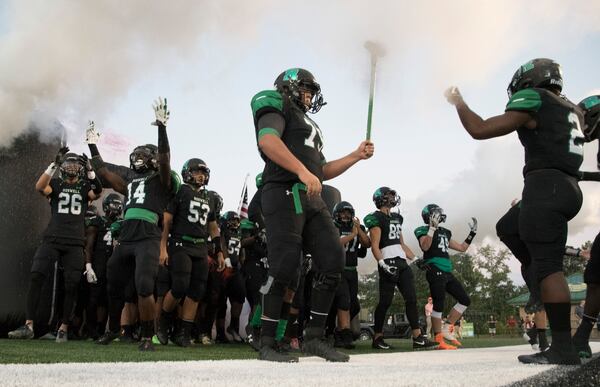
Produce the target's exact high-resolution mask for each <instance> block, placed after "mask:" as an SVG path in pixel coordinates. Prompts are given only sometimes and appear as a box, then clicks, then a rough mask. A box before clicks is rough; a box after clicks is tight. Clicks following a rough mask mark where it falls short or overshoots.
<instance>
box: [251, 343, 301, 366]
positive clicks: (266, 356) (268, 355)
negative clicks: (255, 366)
mask: <svg viewBox="0 0 600 387" xmlns="http://www.w3.org/2000/svg"><path fill="white" fill-rule="evenodd" d="M258 359H259V360H266V361H274V362H277V363H298V358H297V357H294V356H291V355H290V354H289V353H287V352H279V351H276V350H275V349H274V348H272V347H270V346H268V345H265V346H262V347H261V348H260V351H259V352H258Z"/></svg>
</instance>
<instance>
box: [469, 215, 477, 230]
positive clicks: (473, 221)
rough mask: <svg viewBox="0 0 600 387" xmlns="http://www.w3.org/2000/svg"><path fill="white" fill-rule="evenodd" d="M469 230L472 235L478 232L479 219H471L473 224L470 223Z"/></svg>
mask: <svg viewBox="0 0 600 387" xmlns="http://www.w3.org/2000/svg"><path fill="white" fill-rule="evenodd" d="M469 228H470V229H471V232H472V233H476V232H477V218H471V222H469Z"/></svg>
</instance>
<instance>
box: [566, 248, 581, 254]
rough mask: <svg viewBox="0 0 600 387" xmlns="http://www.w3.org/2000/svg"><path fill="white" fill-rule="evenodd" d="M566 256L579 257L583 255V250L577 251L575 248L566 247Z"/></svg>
mask: <svg viewBox="0 0 600 387" xmlns="http://www.w3.org/2000/svg"><path fill="white" fill-rule="evenodd" d="M565 255H569V256H573V257H579V256H580V255H581V249H576V248H574V247H571V246H567V247H565Z"/></svg>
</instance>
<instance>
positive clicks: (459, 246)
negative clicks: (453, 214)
mask: <svg viewBox="0 0 600 387" xmlns="http://www.w3.org/2000/svg"><path fill="white" fill-rule="evenodd" d="M469 228H470V230H471V231H470V232H469V235H467V238H465V241H464V242H463V243H458V242H457V241H455V240H454V239H450V241H449V242H448V247H450V248H451V249H452V250H456V251H460V252H461V253H464V252H465V251H467V249H468V248H469V246H471V242H473V238H475V235H476V234H477V219H476V218H471V222H470V223H469Z"/></svg>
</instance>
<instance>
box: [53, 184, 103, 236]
mask: <svg viewBox="0 0 600 387" xmlns="http://www.w3.org/2000/svg"><path fill="white" fill-rule="evenodd" d="M49 185H50V188H52V193H50V195H48V200H49V201H50V211H51V214H52V216H51V218H50V223H49V224H48V227H47V228H46V231H45V232H44V238H45V239H48V238H58V239H61V240H64V241H65V242H66V243H73V244H75V245H82V246H83V244H84V240H85V213H86V212H87V208H88V201H89V198H88V193H89V191H91V189H92V187H91V185H90V183H89V182H88V181H87V180H84V179H79V180H78V181H77V182H76V183H73V184H70V183H67V182H66V181H63V180H62V179H56V178H54V179H51V180H50V183H49Z"/></svg>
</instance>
